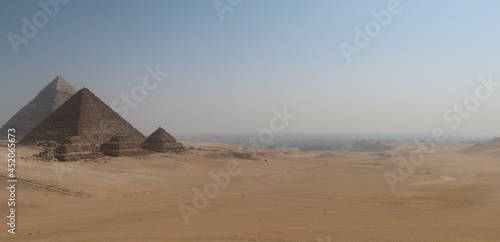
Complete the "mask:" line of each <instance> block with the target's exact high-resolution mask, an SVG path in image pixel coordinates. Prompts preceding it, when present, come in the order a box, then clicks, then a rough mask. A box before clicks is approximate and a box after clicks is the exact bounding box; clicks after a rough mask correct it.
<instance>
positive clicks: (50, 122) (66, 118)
mask: <svg viewBox="0 0 500 242" xmlns="http://www.w3.org/2000/svg"><path fill="white" fill-rule="evenodd" d="M81 102H82V95H81V93H76V94H75V95H73V96H72V97H71V98H69V99H68V100H67V101H66V102H65V103H64V104H63V105H62V106H60V107H59V108H58V109H56V110H55V111H54V112H53V113H52V114H50V116H49V117H47V118H46V119H45V120H44V121H42V122H41V123H40V124H39V125H38V126H36V127H35V129H33V130H32V131H31V132H29V133H28V134H27V135H26V136H25V137H24V138H23V139H22V140H21V141H20V144H21V145H32V144H36V143H37V142H40V141H54V142H56V143H59V144H62V143H64V141H65V140H66V137H68V136H77V135H78V120H79V118H80V108H81Z"/></svg>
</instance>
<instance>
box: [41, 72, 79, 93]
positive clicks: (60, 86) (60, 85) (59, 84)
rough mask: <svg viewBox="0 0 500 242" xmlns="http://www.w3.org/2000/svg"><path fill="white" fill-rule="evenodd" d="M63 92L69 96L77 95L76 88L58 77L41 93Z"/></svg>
mask: <svg viewBox="0 0 500 242" xmlns="http://www.w3.org/2000/svg"><path fill="white" fill-rule="evenodd" d="M47 91H61V92H66V93H69V94H74V93H76V91H77V90H76V88H75V87H73V86H72V85H71V84H69V82H68V81H66V79H64V78H63V77H62V76H56V78H54V80H52V81H51V82H50V83H49V84H48V85H47V86H46V87H45V88H44V89H42V91H41V92H47Z"/></svg>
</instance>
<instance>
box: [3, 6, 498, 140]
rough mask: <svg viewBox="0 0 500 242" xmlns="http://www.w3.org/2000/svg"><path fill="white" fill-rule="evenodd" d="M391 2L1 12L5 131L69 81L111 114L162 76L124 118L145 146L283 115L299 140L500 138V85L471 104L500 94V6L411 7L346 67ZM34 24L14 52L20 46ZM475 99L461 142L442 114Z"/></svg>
mask: <svg viewBox="0 0 500 242" xmlns="http://www.w3.org/2000/svg"><path fill="white" fill-rule="evenodd" d="M41 2H42V3H45V2H50V1H48V0H41ZM221 2H222V3H225V4H228V5H227V6H230V5H229V4H230V3H228V2H227V0H221ZM233 2H237V1H236V0H233ZM388 3H391V1H387V0H382V1H361V0H360V1H352V0H345V1H331V0H328V1H326V0H325V1H319V0H318V1H309V0H300V1H299V0H273V1H269V0H242V3H241V4H239V5H237V6H234V7H232V8H234V9H233V11H231V12H229V11H228V12H225V13H224V14H223V17H224V19H223V20H221V19H220V18H219V16H218V13H217V11H216V10H215V8H214V5H213V1H212V0H177V1H167V0H163V1H152V0H149V1H123V0H114V1H112V0H107V1H100V0H86V1H81V0H72V1H70V2H69V3H67V4H65V5H62V4H60V5H58V6H59V10H58V12H57V13H56V14H55V16H54V17H49V18H48V22H47V24H46V25H43V20H44V19H43V16H42V15H43V14H38V15H37V13H38V12H40V11H43V10H42V7H41V6H40V5H39V4H38V1H17V0H4V1H0V37H1V38H0V39H1V41H0V80H1V88H0V96H1V102H0V123H1V124H3V123H5V122H6V121H7V120H8V119H9V118H10V117H11V116H12V115H13V114H15V113H16V112H17V111H18V110H19V109H20V108H21V107H22V106H24V105H25V104H27V103H28V102H29V101H30V100H31V99H32V98H33V97H34V96H35V95H36V94H37V93H38V91H40V90H41V88H42V87H44V86H45V85H46V84H47V83H48V82H50V81H51V80H52V79H53V78H54V77H55V76H57V75H61V76H63V77H64V78H65V79H66V80H68V81H69V82H70V83H72V84H73V85H74V86H75V87H76V88H77V89H79V88H82V87H87V88H89V89H90V90H91V91H93V92H94V93H95V94H96V95H97V96H99V97H100V98H101V99H102V100H103V101H104V102H106V103H107V104H109V105H111V103H112V102H113V101H114V100H117V99H119V98H120V97H121V95H122V94H127V93H129V94H130V93H131V92H132V90H134V88H136V87H138V86H139V87H140V86H142V85H143V84H142V80H143V78H144V77H145V76H147V75H148V71H147V70H146V67H148V66H151V67H152V68H153V69H154V68H155V67H156V66H157V65H159V66H160V69H161V70H162V71H164V72H168V73H170V75H169V76H168V77H165V78H164V79H163V82H162V83H160V84H159V86H158V87H157V88H156V89H153V90H151V91H148V93H147V97H146V99H145V100H144V101H142V102H140V103H138V106H137V107H136V108H134V109H130V115H128V116H127V117H126V119H127V120H128V121H130V122H131V123H132V124H133V125H134V126H136V127H137V128H138V129H139V130H140V131H142V132H143V133H144V134H146V135H147V134H149V133H150V132H152V131H153V130H154V129H155V128H157V127H158V126H162V127H164V128H165V129H167V130H168V131H170V132H171V133H174V134H180V133H184V134H185V133H255V132H257V131H259V130H260V129H262V128H265V127H268V126H269V121H270V120H271V118H272V117H273V116H274V114H273V111H272V110H273V109H274V108H278V109H280V110H281V109H282V108H283V107H285V106H286V107H287V110H288V112H289V113H292V114H295V115H297V118H296V119H294V120H293V121H292V122H291V123H290V125H288V126H287V127H286V130H285V132H288V133H428V132H430V131H431V130H433V129H434V128H444V129H445V130H446V131H447V132H449V133H459V134H465V135H469V134H477V135H498V134H499V133H500V132H499V127H500V126H499V124H500V112H499V107H500V87H496V89H498V90H496V89H495V90H496V92H495V91H493V94H492V95H490V97H489V98H483V99H485V100H480V101H479V104H478V105H476V103H474V102H473V99H471V98H469V99H466V97H468V96H471V95H472V96H473V95H475V90H476V88H477V87H478V85H479V84H480V82H479V80H478V77H479V76H488V75H489V74H492V77H493V81H496V82H500V68H499V67H500V47H499V45H500V32H499V31H498V28H499V27H498V23H499V22H500V15H499V14H498V9H500V2H499V1H494V0H491V1H465V0H458V1H457V0H453V1H451V0H449V1H409V0H406V1H400V6H399V8H398V13H392V14H391V19H390V21H388V23H387V24H385V25H386V26H385V27H384V26H381V25H380V24H379V26H381V27H380V31H379V33H378V35H377V34H373V37H370V39H371V41H370V43H369V44H368V45H367V46H365V47H364V48H359V53H356V54H353V55H352V56H351V62H350V63H348V62H347V61H346V58H345V57H344V54H343V52H342V50H341V48H340V44H341V43H343V42H344V43H346V44H349V45H352V46H354V47H356V45H355V42H354V38H355V36H356V32H355V30H354V29H355V28H356V27H359V28H360V29H362V30H363V31H364V29H365V26H366V25H367V24H370V23H371V24H372V27H373V26H374V25H373V23H374V22H373V21H375V18H374V16H372V14H371V11H375V12H379V11H381V10H384V11H387V9H388ZM392 4H396V3H392ZM220 6H222V5H220ZM34 16H35V17H36V16H38V17H39V20H38V21H39V22H38V23H39V24H40V21H42V24H40V25H42V26H41V27H38V28H37V29H38V32H37V33H36V35H34V36H32V38H26V39H27V40H28V43H26V44H25V43H22V44H20V45H19V46H18V48H19V52H18V53H16V52H15V51H14V48H13V47H12V44H11V41H10V40H9V38H8V34H9V33H15V34H17V35H19V36H23V35H22V29H23V25H24V23H23V21H22V18H23V17H26V18H27V19H28V20H29V21H30V22H33V17H34ZM40 16H42V17H40ZM375 30H376V29H375ZM149 83H151V84H152V83H154V79H151V80H149ZM487 91H488V89H486V88H483V89H482V90H481V92H480V93H482V95H483V97H484V95H485V93H486V92H487ZM464 100H468V101H469V107H471V105H472V104H474V105H476V106H477V108H474V111H473V112H472V111H471V112H468V115H470V116H468V118H467V119H466V118H460V119H462V121H463V122H462V124H461V125H460V127H459V128H457V129H456V130H453V129H452V128H451V127H452V126H453V125H456V124H457V122H458V121H457V120H456V119H457V117H459V116H457V115H458V114H456V113H454V112H453V113H448V118H449V119H450V120H454V121H453V122H452V121H449V122H445V121H444V120H443V115H444V114H445V113H446V111H447V109H449V108H453V105H454V104H455V103H463V102H464ZM471 100H472V101H471ZM476 100H478V99H476ZM453 118H455V119H453Z"/></svg>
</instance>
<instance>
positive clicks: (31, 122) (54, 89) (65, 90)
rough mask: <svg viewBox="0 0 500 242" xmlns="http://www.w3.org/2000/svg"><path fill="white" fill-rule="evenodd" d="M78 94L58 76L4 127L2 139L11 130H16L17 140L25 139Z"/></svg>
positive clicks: (1, 134)
mask: <svg viewBox="0 0 500 242" xmlns="http://www.w3.org/2000/svg"><path fill="white" fill-rule="evenodd" d="M76 92H77V90H76V88H74V87H73V86H72V85H71V84H69V83H68V82H67V81H66V80H64V78H62V77H61V76H57V77H56V78H55V79H54V80H52V81H51V82H50V83H49V84H48V85H47V86H46V87H44V88H43V89H42V90H41V91H40V92H39V93H38V95H37V96H36V97H35V98H34V99H33V100H31V102H29V103H28V104H27V105H26V106H24V107H23V108H22V109H21V110H19V111H18V112H17V113H16V114H15V115H14V116H12V118H10V119H9V121H8V122H7V123H6V124H5V125H3V126H2V128H1V129H0V139H5V138H6V134H7V129H10V128H16V135H17V138H22V137H24V136H25V135H26V134H28V133H29V132H30V131H31V130H33V129H34V128H35V127H36V126H37V125H38V124H40V123H41V122H42V121H43V120H44V119H45V118H47V117H48V116H49V115H50V114H51V113H52V112H53V111H54V110H56V109H57V108H59V107H60V106H61V105H62V104H63V103H64V102H66V100H68V99H69V98H70V97H71V96H72V95H73V94H75V93H76Z"/></svg>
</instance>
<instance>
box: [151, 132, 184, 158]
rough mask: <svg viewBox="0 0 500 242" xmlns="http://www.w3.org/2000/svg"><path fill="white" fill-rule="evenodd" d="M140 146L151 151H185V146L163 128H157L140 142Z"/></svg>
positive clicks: (178, 152)
mask: <svg viewBox="0 0 500 242" xmlns="http://www.w3.org/2000/svg"><path fill="white" fill-rule="evenodd" d="M142 148H143V149H146V150H149V151H151V152H159V153H167V152H172V153H176V154H181V153H184V152H185V151H186V147H184V145H182V144H181V143H179V142H177V140H176V139H175V138H174V137H173V136H172V135H170V134H169V133H168V132H167V131H165V130H164V129H163V128H161V127H160V128H158V129H157V130H156V131H155V132H153V133H152V134H151V135H150V136H149V137H147V138H146V140H145V141H144V143H142Z"/></svg>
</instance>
